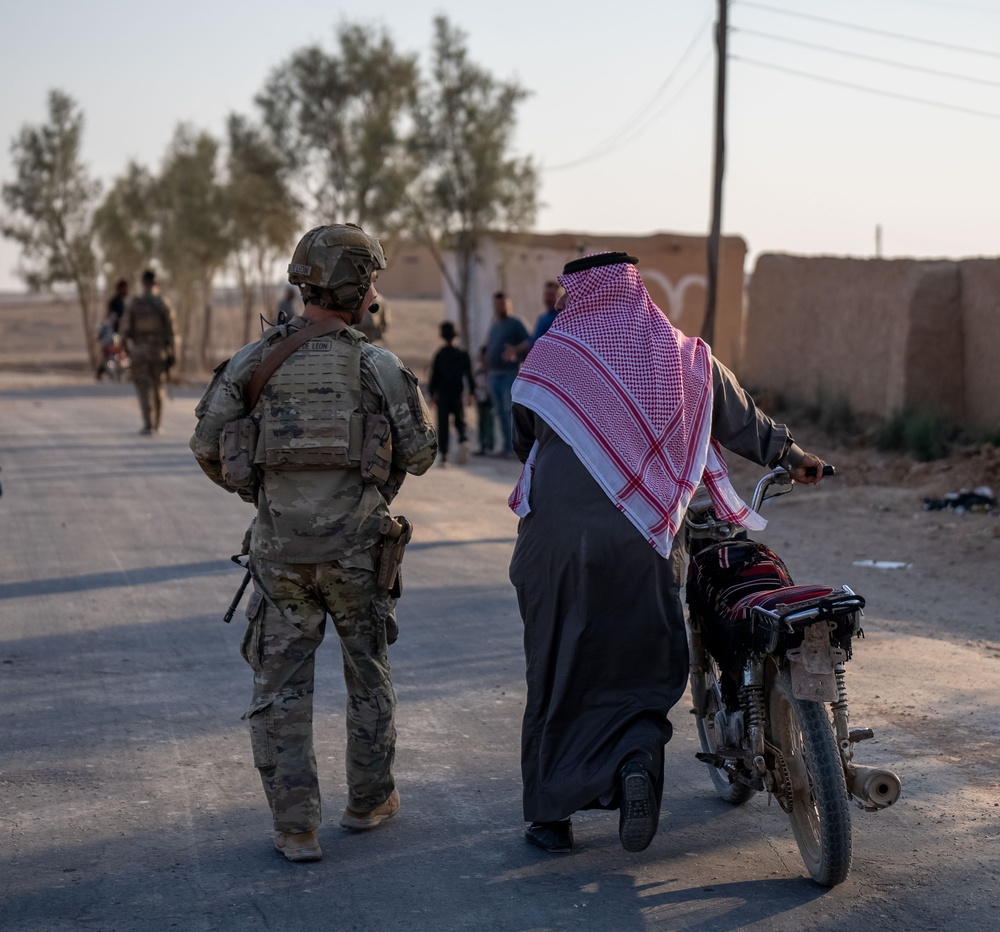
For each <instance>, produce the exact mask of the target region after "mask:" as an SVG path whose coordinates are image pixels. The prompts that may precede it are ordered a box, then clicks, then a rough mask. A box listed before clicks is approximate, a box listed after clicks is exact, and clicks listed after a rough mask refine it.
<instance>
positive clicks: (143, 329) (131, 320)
mask: <svg viewBox="0 0 1000 932" xmlns="http://www.w3.org/2000/svg"><path fill="white" fill-rule="evenodd" d="M118 332H119V333H120V334H121V335H122V339H124V340H127V341H128V349H129V353H131V355H132V356H134V357H135V358H136V359H150V358H157V359H162V358H165V357H166V356H167V355H171V354H173V353H174V352H175V351H176V344H177V337H176V334H177V318H176V315H175V314H174V309H173V307H172V306H171V304H170V302H169V301H167V299H166V298H164V297H161V296H160V295H159V294H157V293H156V292H153V291H150V292H143V293H142V294H139V295H136V296H135V297H134V298H133V299H132V300H131V301H129V303H128V306H127V307H126V308H125V313H124V314H123V315H122V319H121V323H120V324H119V327H118Z"/></svg>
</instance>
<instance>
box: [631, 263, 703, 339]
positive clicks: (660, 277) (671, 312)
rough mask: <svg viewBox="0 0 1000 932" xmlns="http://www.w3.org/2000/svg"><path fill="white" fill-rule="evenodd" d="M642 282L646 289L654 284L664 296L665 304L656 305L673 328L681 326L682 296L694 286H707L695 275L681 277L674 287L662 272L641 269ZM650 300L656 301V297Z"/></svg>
mask: <svg viewBox="0 0 1000 932" xmlns="http://www.w3.org/2000/svg"><path fill="white" fill-rule="evenodd" d="M642 280H643V281H644V282H645V283H646V287H647V289H648V288H649V285H650V283H654V284H656V285H657V286H658V287H659V290H660V291H661V292H662V293H663V294H664V295H665V296H666V299H667V300H666V302H657V303H658V304H659V306H660V309H661V310H662V311H663V312H664V313H665V314H666V315H667V317H668V318H669V319H670V322H671V323H672V324H673V325H674V326H675V327H680V325H681V317H682V316H683V314H684V294H685V292H686V291H687V290H688V288H690V287H692V286H695V287H698V288H702V289H704V288H705V286H706V285H707V279H706V278H705V276H704V275H695V274H691V275H684V276H682V277H681V279H680V280H679V281H678V282H677V284H676V285H675V284H674V283H673V282H672V281H671V280H670V279H669V278H668V277H667V276H666V275H664V274H663V272H659V271H657V270H656V269H643V270H642ZM652 298H653V300H654V301H656V299H657V295H655V294H654V295H652Z"/></svg>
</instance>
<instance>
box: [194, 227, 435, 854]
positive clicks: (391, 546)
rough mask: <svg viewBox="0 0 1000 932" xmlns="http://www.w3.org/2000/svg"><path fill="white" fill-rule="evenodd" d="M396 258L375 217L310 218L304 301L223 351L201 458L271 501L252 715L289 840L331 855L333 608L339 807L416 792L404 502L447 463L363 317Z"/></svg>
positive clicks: (264, 514) (351, 824)
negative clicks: (325, 809)
mask: <svg viewBox="0 0 1000 932" xmlns="http://www.w3.org/2000/svg"><path fill="white" fill-rule="evenodd" d="M383 268H385V256H384V255H383V252H382V247H381V246H380V245H379V242H378V240H376V239H374V238H372V237H370V236H368V234H366V233H365V232H364V231H363V230H362V229H361V228H360V227H357V226H354V225H353V224H335V225H332V226H325V227H317V228H316V229H314V230H311V231H310V232H308V233H307V234H306V235H305V236H304V237H303V238H302V240H301V241H300V242H299V244H298V246H297V247H296V249H295V253H294V255H293V256H292V261H291V263H290V265H289V266H288V272H289V275H288V279H289V281H290V282H291V283H292V284H294V285H297V286H298V287H299V288H300V290H301V293H302V299H303V302H304V304H305V308H304V310H303V312H302V315H301V316H297V317H293V318H292V319H291V320H290V321H289V322H288V323H287V324H285V325H283V326H274V327H271V328H269V329H267V330H265V331H264V333H263V334H262V335H261V338H260V339H259V340H258V341H256V342H255V343H251V344H249V345H248V346H245V347H243V349H241V350H240V351H239V352H237V353H236V355H235V356H233V358H232V359H231V360H229V362H228V363H227V364H226V365H225V366H223V367H220V369H219V370H217V372H216V375H215V378H214V379H213V381H212V383H211V385H210V386H209V387H208V389H207V390H206V392H205V395H204V397H203V398H202V400H201V402H200V403H199V405H198V407H197V408H196V410H195V414H196V415H197V417H198V425H197V428H196V429H195V432H194V436H193V437H192V438H191V442H190V446H191V449H192V451H193V452H194V454H195V456H196V458H197V460H198V462H199V464H200V465H201V467H202V469H203V470H204V471H205V472H206V473H207V474H208V476H209V477H210V478H211V479H212V480H213V481H214V482H216V483H217V484H219V485H221V486H222V487H223V488H225V489H228V490H229V491H237V492H239V494H240V495H241V497H243V498H245V499H247V500H250V501H253V502H255V503H256V505H257V516H256V519H255V522H254V524H253V525H252V530H251V531H250V532H248V533H249V541H248V542H247V545H246V551H245V552H248V559H249V567H250V571H251V574H252V576H253V580H254V595H253V596H252V597H251V599H250V602H249V604H248V607H247V610H246V614H247V619H248V625H247V630H246V634H245V636H244V638H243V645H242V654H243V657H244V659H245V660H246V661H247V662H248V663H249V664H250V666H251V668H252V669H253V671H254V688H253V696H252V699H251V703H250V707H249V709H248V710H247V712H246V715H245V716H244V717H245V718H246V719H247V720H248V722H249V725H250V738H251V745H252V748H253V758H254V764H255V766H256V767H257V769H258V770H259V772H260V777H261V782H262V783H263V786H264V793H265V795H266V797H267V801H268V804H269V805H270V808H271V814H272V821H273V826H274V832H275V834H274V845H275V847H276V848H277V849H278V850H279V851H280V852H281V853H282V854H284V856H285V857H286V858H288V860H290V861H315V860H319V859H320V858H321V857H322V849H321V848H320V844H319V838H318V835H317V829H318V828H319V826H320V824H321V821H322V811H321V803H320V789H319V777H318V773H317V769H316V756H315V753H314V751H313V736H312V730H313V729H312V698H313V673H314V666H315V654H316V651H317V649H318V648H319V646H320V643H321V642H322V641H323V636H324V634H325V631H326V620H327V616H329V617H330V619H331V620H332V623H333V627H334V629H335V630H336V632H337V634H338V635H339V637H340V647H341V652H342V654H343V660H344V678H345V680H346V683H347V755H346V756H347V786H348V799H347V808H346V809H345V810H344V813H343V815H342V817H341V820H340V824H341V825H342V826H343V827H345V828H348V829H352V830H355V831H365V830H368V829H373V828H375V827H377V826H378V825H380V824H381V823H383V822H385V821H386V820H387V819H391V818H392V817H393V816H394V815H396V813H397V812H398V811H399V806H400V800H399V792H398V790H397V789H396V784H395V779H394V776H393V770H392V767H393V760H394V757H395V750H396V726H395V709H396V695H395V692H394V691H393V686H392V677H391V672H390V668H389V660H388V653H387V648H388V645H389V644H392V643H393V642H394V641H395V639H396V635H397V626H396V617H395V604H396V598H397V597H398V595H399V591H400V589H399V580H398V573H397V568H398V562H399V559H401V555H402V546H403V544H405V542H406V540H408V539H409V533H410V532H409V527H410V526H409V523H408V522H407V521H406V520H405V519H401V518H393V517H390V514H389V506H390V504H391V502H392V500H393V498H394V497H395V495H396V493H397V492H398V491H399V489H400V486H401V485H402V482H403V479H404V478H405V476H406V474H407V473H410V474H412V475H421V474H422V473H424V472H426V471H427V469H428V468H430V466H431V465H432V464H433V462H434V458H435V455H436V454H437V440H436V437H435V434H434V430H433V428H432V427H431V424H430V413H429V411H428V410H427V406H426V404H425V403H424V399H423V397H422V395H421V393H420V389H419V387H418V386H417V380H416V378H415V377H414V376H413V374H412V373H411V372H410V371H409V370H408V369H407V368H406V367H405V366H404V365H403V364H402V363H401V362H400V361H399V360H398V359H397V358H396V357H395V356H394V355H393V354H392V353H391V352H389V351H388V350H387V349H385V348H384V347H379V346H372V345H371V344H369V343H368V342H367V341H366V340H365V339H364V337H363V335H362V334H361V333H360V332H359V331H358V330H356V329H355V327H356V325H357V324H358V323H359V322H360V321H361V320H362V319H363V317H364V315H365V313H366V312H367V311H368V310H369V308H370V307H372V306H373V304H374V302H375V298H376V296H377V295H376V290H375V279H376V276H377V274H378V270H379V269H383ZM220 438H221V440H222V449H221V450H220Z"/></svg>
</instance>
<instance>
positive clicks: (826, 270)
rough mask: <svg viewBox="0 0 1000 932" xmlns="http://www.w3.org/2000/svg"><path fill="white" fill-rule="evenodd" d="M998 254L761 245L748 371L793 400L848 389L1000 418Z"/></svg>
mask: <svg viewBox="0 0 1000 932" xmlns="http://www.w3.org/2000/svg"><path fill="white" fill-rule="evenodd" d="M998 296H1000V260H968V261H963V262H952V261H947V260H926V261H925V260H916V259H893V260H882V259H839V258H825V257H816V258H813V257H802V256H787V255H762V256H760V258H759V259H758V260H757V265H756V268H755V269H754V272H753V277H752V278H751V280H750V286H749V289H748V313H747V324H746V343H745V351H744V356H743V365H742V368H741V375H742V377H743V379H744V381H745V382H746V383H747V384H748V385H750V386H753V387H757V388H766V389H771V390H774V391H777V392H780V393H781V394H782V395H784V396H785V397H786V398H787V399H789V400H792V401H799V402H812V401H815V400H816V398H817V395H818V394H820V393H824V392H825V393H826V394H828V395H839V396H843V397H845V398H846V399H847V400H848V402H849V403H850V405H851V407H852V409H853V410H855V411H856V412H859V413H864V414H872V415H876V416H878V417H888V416H889V415H891V414H892V413H893V412H895V411H899V410H901V409H903V408H907V407H913V408H917V409H919V410H923V411H928V412H934V413H939V414H943V415H946V416H948V417H950V418H952V419H954V420H956V421H958V422H960V423H966V424H969V425H971V426H977V427H990V426H993V427H995V426H997V424H998V421H1000V366H998V365H997V364H996V360H995V359H994V358H993V356H994V354H995V352H996V350H997V349H998V348H1000V297H998Z"/></svg>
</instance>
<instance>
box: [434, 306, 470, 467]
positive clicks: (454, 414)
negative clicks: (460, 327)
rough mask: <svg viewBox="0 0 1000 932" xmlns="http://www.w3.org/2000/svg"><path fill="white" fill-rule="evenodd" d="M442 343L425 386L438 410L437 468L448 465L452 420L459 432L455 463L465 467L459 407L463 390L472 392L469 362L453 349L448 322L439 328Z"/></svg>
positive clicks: (462, 410)
mask: <svg viewBox="0 0 1000 932" xmlns="http://www.w3.org/2000/svg"><path fill="white" fill-rule="evenodd" d="M441 339H442V340H444V342H445V345H444V346H442V347H441V349H439V350H438V351H437V353H436V354H435V355H434V359H433V361H432V362H431V381H430V385H429V386H428V391H429V393H430V396H431V400H432V401H433V402H434V404H435V405H436V406H437V415H438V420H437V433H438V449H439V450H440V451H441V460H440V465H441V466H447V465H448V442H449V425H450V420H451V418H454V419H455V430H456V431H457V432H458V444H459V446H458V455H457V456H456V462H457V463H458V464H459V465H464V464H465V463H467V462H468V461H469V445H468V441H467V440H466V435H465V406H464V405H463V403H462V395H463V392H464V391H465V389H466V388H468V391H469V393H470V394H471V393H472V392H473V391H475V382H474V381H473V378H472V361H471V360H470V359H469V354H468V353H467V352H465V350H462V349H459V348H458V347H457V346H453V345H452V344H453V343H454V342H455V325H454V324H453V323H452V322H451V321H450V320H446V321H445V322H444V323H443V324H441Z"/></svg>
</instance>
